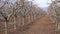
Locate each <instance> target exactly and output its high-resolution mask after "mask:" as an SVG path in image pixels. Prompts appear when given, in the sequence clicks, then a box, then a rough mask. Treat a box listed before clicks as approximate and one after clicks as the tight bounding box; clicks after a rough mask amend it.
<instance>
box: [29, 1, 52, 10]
mask: <svg viewBox="0 0 60 34" xmlns="http://www.w3.org/2000/svg"><path fill="white" fill-rule="evenodd" d="M29 1H32V0H29ZM33 3H34V4H35V5H37V6H38V7H40V8H42V9H43V10H45V11H46V10H47V9H48V6H49V5H50V4H51V3H52V2H51V0H33ZM45 8H46V9H45Z"/></svg>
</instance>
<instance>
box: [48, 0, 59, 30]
mask: <svg viewBox="0 0 60 34" xmlns="http://www.w3.org/2000/svg"><path fill="white" fill-rule="evenodd" d="M59 3H60V1H58V0H56V1H53V2H52V4H51V5H50V6H49V10H48V14H49V15H50V16H51V18H52V20H53V22H54V23H55V24H56V29H58V24H59V23H60V4H59Z"/></svg>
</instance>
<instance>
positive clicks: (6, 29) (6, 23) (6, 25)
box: [5, 21, 8, 34]
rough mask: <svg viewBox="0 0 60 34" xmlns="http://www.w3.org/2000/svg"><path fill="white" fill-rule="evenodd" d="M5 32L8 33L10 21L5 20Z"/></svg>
mask: <svg viewBox="0 0 60 34" xmlns="http://www.w3.org/2000/svg"><path fill="white" fill-rule="evenodd" d="M5 34H8V22H7V21H5Z"/></svg>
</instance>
